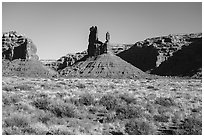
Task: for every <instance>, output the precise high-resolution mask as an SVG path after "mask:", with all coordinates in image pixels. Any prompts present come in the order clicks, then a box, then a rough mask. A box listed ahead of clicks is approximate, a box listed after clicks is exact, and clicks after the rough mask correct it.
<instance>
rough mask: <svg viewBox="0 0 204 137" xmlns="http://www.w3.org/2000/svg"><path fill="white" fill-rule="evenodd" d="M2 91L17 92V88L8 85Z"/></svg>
mask: <svg viewBox="0 0 204 137" xmlns="http://www.w3.org/2000/svg"><path fill="white" fill-rule="evenodd" d="M2 90H5V91H15V88H14V87H13V86H9V85H6V86H3V87H2Z"/></svg>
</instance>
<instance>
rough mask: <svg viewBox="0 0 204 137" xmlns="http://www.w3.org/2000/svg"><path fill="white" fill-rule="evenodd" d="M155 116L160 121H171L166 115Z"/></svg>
mask: <svg viewBox="0 0 204 137" xmlns="http://www.w3.org/2000/svg"><path fill="white" fill-rule="evenodd" d="M153 118H154V120H155V121H158V122H169V117H168V116H165V115H154V116H153Z"/></svg>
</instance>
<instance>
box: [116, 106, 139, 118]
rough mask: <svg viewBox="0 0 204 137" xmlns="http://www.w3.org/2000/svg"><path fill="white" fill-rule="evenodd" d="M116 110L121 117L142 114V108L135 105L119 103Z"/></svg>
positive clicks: (133, 116)
mask: <svg viewBox="0 0 204 137" xmlns="http://www.w3.org/2000/svg"><path fill="white" fill-rule="evenodd" d="M115 111H116V115H117V118H119V119H131V118H139V117H141V114H142V110H141V109H140V108H138V107H135V106H134V105H119V106H118V107H117V108H116V109H115Z"/></svg>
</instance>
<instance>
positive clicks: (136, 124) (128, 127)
mask: <svg viewBox="0 0 204 137" xmlns="http://www.w3.org/2000/svg"><path fill="white" fill-rule="evenodd" d="M125 132H127V133H128V134H129V135H154V134H156V126H155V125H153V124H151V123H150V122H148V121H146V120H143V119H134V120H133V119H132V120H130V121H129V122H127V123H126V124H125Z"/></svg>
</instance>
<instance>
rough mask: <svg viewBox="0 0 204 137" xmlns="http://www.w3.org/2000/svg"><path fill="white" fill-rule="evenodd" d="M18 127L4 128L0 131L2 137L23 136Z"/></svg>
mask: <svg viewBox="0 0 204 137" xmlns="http://www.w3.org/2000/svg"><path fill="white" fill-rule="evenodd" d="M23 134H24V133H23V132H22V131H21V128H19V127H6V128H3V129H2V135H23Z"/></svg>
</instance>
